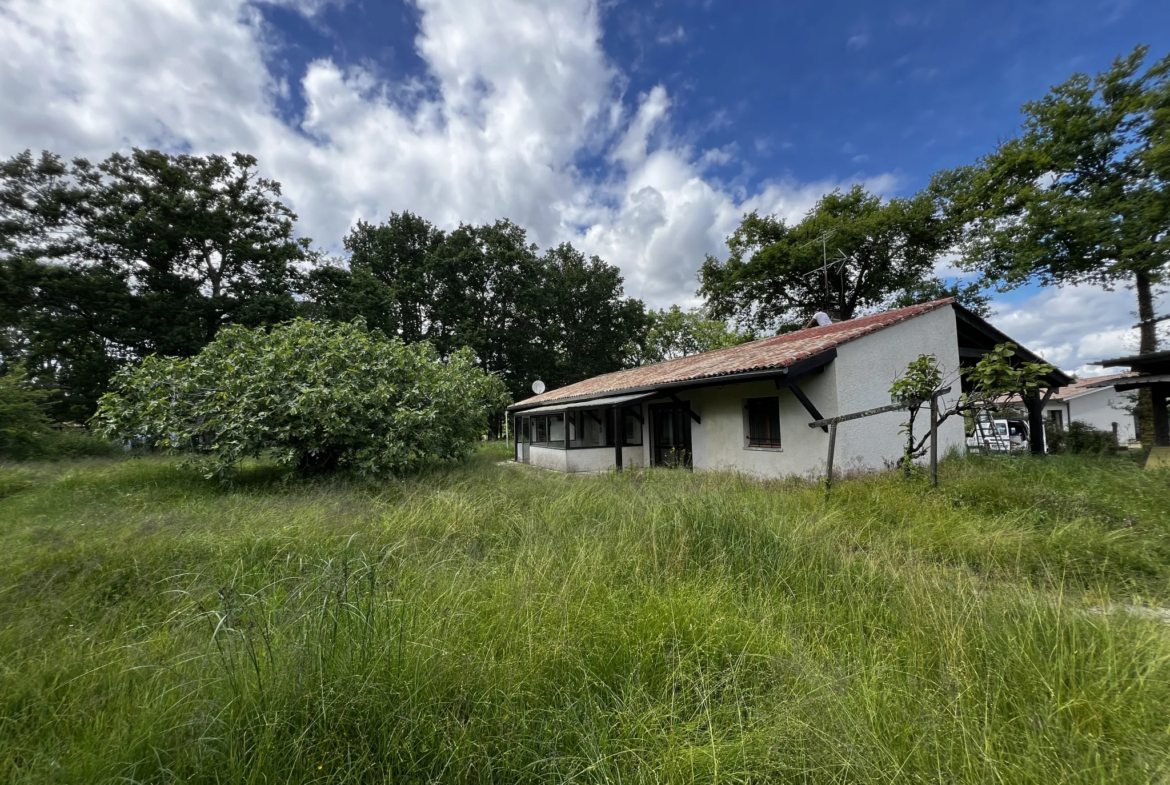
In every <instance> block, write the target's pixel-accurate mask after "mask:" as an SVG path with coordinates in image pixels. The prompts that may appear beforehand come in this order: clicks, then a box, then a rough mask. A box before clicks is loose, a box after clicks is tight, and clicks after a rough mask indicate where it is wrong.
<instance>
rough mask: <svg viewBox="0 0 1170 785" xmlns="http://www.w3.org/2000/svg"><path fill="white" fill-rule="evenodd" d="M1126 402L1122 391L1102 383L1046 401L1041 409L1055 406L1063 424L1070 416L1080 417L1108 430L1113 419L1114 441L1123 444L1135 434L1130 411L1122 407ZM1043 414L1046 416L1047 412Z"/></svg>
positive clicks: (1134, 436) (1135, 429)
mask: <svg viewBox="0 0 1170 785" xmlns="http://www.w3.org/2000/svg"><path fill="white" fill-rule="evenodd" d="M1129 404H1130V400H1129V399H1128V397H1127V395H1126V394H1125V393H1119V392H1117V391H1116V390H1114V389H1113V388H1112V387H1103V388H1101V389H1100V390H1094V391H1093V392H1089V393H1084V394H1083V395H1078V396H1076V397H1074V398H1069V399H1068V400H1065V401H1049V402H1048V403H1047V404H1045V406H1044V411H1045V412H1048V411H1049V410H1052V409H1055V410H1057V411H1062V412H1064V424H1065V426H1066V427H1067V426H1068V424H1069V423H1070V422H1072V421H1073V420H1080V421H1081V422H1084V423H1088V424H1089V425H1091V426H1093V427H1094V428H1099V429H1100V430H1102V431H1110V432H1112V431H1113V423H1117V438H1118V441H1119V442H1120V443H1121V444H1122V445H1125V444H1126V443H1127V442H1129V441H1132V440H1133V439H1135V438H1137V428H1136V427H1135V425H1134V418H1133V415H1132V414H1130V413H1129V412H1127V411H1125V409H1124V408H1123V407H1124V406H1126V405H1129ZM1044 417H1045V420H1047V418H1048V415H1047V414H1045V415H1044Z"/></svg>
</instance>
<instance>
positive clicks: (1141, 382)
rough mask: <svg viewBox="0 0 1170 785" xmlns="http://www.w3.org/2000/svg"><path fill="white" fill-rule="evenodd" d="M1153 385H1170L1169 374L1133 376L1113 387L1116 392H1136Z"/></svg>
mask: <svg viewBox="0 0 1170 785" xmlns="http://www.w3.org/2000/svg"><path fill="white" fill-rule="evenodd" d="M1153 384H1170V373H1155V374H1151V375H1149V376H1135V377H1133V378H1132V379H1126V380H1125V381H1124V382H1122V383H1120V384H1117V385H1115V387H1116V389H1117V391H1118V392H1125V391H1126V390H1136V389H1138V388H1140V387H1149V386H1150V385H1153Z"/></svg>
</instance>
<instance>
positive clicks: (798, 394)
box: [788, 383, 829, 433]
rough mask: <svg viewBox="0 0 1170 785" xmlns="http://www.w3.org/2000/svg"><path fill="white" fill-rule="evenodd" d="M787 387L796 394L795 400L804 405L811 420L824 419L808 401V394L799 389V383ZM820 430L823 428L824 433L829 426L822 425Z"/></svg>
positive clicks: (827, 430)
mask: <svg viewBox="0 0 1170 785" xmlns="http://www.w3.org/2000/svg"><path fill="white" fill-rule="evenodd" d="M788 389H789V390H792V394H793V395H795V396H796V400H798V401H800V405H801V406H803V407H804V409H805V411H807V412H808V413H809V414H810V415H812V418H813V420H823V419H824V417H823V416H822V415H821V413H820V412H819V411H817V407H816V406H814V405H813V402H812V401H810V400H809V398H808V396H807V395H805V394H804V390H802V389H800V386H799V385H797V384H795V383H792V384H789V385H788ZM821 430H823V431H824V432H825V433H828V432H829V426H828V425H822V426H821Z"/></svg>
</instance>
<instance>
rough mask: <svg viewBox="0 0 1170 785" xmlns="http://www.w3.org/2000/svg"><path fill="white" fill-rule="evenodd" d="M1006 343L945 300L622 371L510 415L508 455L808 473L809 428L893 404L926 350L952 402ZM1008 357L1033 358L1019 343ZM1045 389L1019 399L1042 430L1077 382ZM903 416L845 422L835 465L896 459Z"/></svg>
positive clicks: (942, 436) (814, 468) (815, 457)
mask: <svg viewBox="0 0 1170 785" xmlns="http://www.w3.org/2000/svg"><path fill="white" fill-rule="evenodd" d="M1009 340H1011V339H1010V338H1008V336H1006V335H1004V334H1003V333H1002V332H1000V331H999V330H997V329H995V328H994V327H992V326H991V325H990V324H988V323H987V322H986V321H985V320H983V319H982V318H980V317H979V316H977V315H975V314H974V313H972V312H971V311H969V310H967V309H966V308H963V307H962V306H961V305H959V304H957V303H956V302H955V301H954V300H952V299H949V298H948V299H944V300H936V301H933V302H928V303H922V304H920V305H914V306H910V307H907V308H899V309H896V310H890V311H885V312H882V313H877V314H872V315H869V316H863V317H859V318H856V319H850V320H848V321H843V322H833V323H830V324H825V325H820V326H814V327H808V328H805V329H803V330H798V331H796V332H791V333H786V334H784V335H778V336H774V337H771V338H763V339H761V340H757V341H752V342H750V343H744V344H740V345H738V346H733V347H730V348H727V349H719V350H717V351H712V352H705V353H703V354H698V355H693V356H690V357H682V358H679V359H676V360H669V361H667V362H662V363H656V364H654V365H646V366H642V367H638V368H631V369H628V370H624V371H617V372H615V373H610V374H605V375H603V376H597V377H594V378H592V379H586V380H584V381H580V382H577V383H575V384H570V385H566V386H564V387H561V388H558V389H555V390H548V391H546V392H543V393H541V394H540V395H536V396H533V397H531V398H528V399H526V400H523V401H520V402H518V403H516V404H513V405H512V406H511V407H509V412H510V413H511V414H512V415H513V416H514V420H515V425H516V427H515V434H516V439H515V444H514V448H515V459H516V460H517V461H519V462H522V463H527V464H532V465H534V466H540V467H543V468H545V469H552V470H555V471H561V472H591V471H604V470H607V469H610V468H616V469H618V470H621V469H622V468H624V467H631V466H685V467H689V468H693V469H695V470H718V469H727V470H734V471H741V472H745V473H748V474H753V475H757V476H761V477H780V476H785V475H810V474H816V473H819V472H820V471H822V470H823V468H824V466H825V462H826V452H827V447H828V440H829V435H828V428H821V427H810V424H811V423H814V422H816V421H820V420H823V419H826V418H831V417H835V416H839V415H844V414H850V413H853V412H858V411H863V410H868V409H871V408H876V407H881V406H883V405H889V404H890V394H889V389H890V386H891V385H892V384H893V382H894V380H895V379H896V378H898V376H899V375H900V374H902V373H903V372H905V370H906V366H907V365H908V364H909V363H910V362H911V361H912V360H914V359H916V358H917V357H919V356H920V355H923V354H933V355H934V356H935V358H936V359H937V361H938V362H939V364H940V366H941V367H942V368H943V369H944V371H945V372H946V373H947V374H948V375H949V377H950V379H951V380H952V381H953V382H954V384H953V385H952V390H953V392H952V393H951V394H950V396H949V398H951V399H953V398H954V397H956V396H958V395H959V394H960V390H961V388H960V384H959V383H958V373H957V372H958V370H959V368H960V367H962V366H964V365H970V364H973V363H975V362H977V361H978V359H979V358H980V357H982V356H983V354H984V353H985V352H987V351H989V350H990V349H992V348H993V347H994V346H996V345H997V344H1000V343H1003V342H1005V341H1009ZM1017 356H1018V357H1019V358H1020V359H1021V360H1024V361H1032V362H1042V360H1041V358H1039V357H1037V356H1036V355H1034V354H1033V353H1031V352H1029V351H1028V350H1027V349H1024V348H1023V347H1021V348H1020V349H1019V350H1018V352H1017ZM1046 381H1047V383H1048V385H1049V387H1048V391H1047V393H1041V396H1038V397H1037V398H1035V399H1033V400H1029V401H1028V402H1027V404H1028V410H1029V413H1030V416H1031V419H1032V420H1033V421H1034V424H1033V429H1034V430H1039V431H1041V432H1042V431H1043V425H1042V422H1043V420H1042V418H1043V415H1042V409H1043V405H1044V402H1045V401H1044V400H1043V395H1044V394H1049V395H1050V394H1051V391H1053V390H1056V389H1058V388H1059V387H1060V385H1062V384H1068V383H1071V382H1072V379H1071V378H1070V377H1068V376H1066V375H1065V374H1063V373H1061V372H1059V371H1056V372H1054V373H1053V374H1051V375H1050V378H1048V379H1047V380H1046ZM943 405H944V406H945V405H946V402H945V401H944V403H943ZM905 419H906V413H905V412H904V411H902V412H897V411H894V412H887V413H884V414H879V415H875V416H872V417H866V418H864V419H858V420H853V421H851V422H849V423H848V424H847V425H846V426H845V427H842V428H841V432H840V433H839V434H837V437H836V444H835V454H836V456H837V457H836V459H835V462H836V465H837V466H838V467H841V468H842V469H845V470H847V471H848V470H856V471H869V470H875V469H881V468H884V467H886V466H890V465H893V463H894V462H896V461H897V460H898V458H899V457H900V456H901V455H902V449H903V445H904V441H903V437H902V436H901V435H899V433H898V430H899V424H900V423H901V422H903V421H904V420H905ZM964 438H965V434H964V426H963V421H962V420H961V419H959V418H950V419H949V420H947V421H945V422H944V423H943V424H942V425H941V427H940V429H939V448H940V451H943V452H945V451H946V450H947V449H949V448H951V447H954V448H956V449H959V450H962V449H964ZM1041 449H1042V448H1041Z"/></svg>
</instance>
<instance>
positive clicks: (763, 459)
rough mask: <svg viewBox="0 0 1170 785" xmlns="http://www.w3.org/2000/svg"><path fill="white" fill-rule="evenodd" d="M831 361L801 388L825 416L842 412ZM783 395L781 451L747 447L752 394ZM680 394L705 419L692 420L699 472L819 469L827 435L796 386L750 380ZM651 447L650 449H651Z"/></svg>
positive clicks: (773, 473)
mask: <svg viewBox="0 0 1170 785" xmlns="http://www.w3.org/2000/svg"><path fill="white" fill-rule="evenodd" d="M833 365H834V364H833V363H830V364H829V365H828V366H827V367H826V368H825V370H824V371H823V372H822V373H819V374H817V375H815V376H813V377H811V378H809V379H807V380H805V381H804V382H802V383H801V389H803V390H804V392H805V394H806V395H808V397H809V399H810V400H811V401H812V402H813V404H814V405H815V406H816V407H817V410H818V411H819V412H820V413H821V414H822V415H824V416H825V417H831V416H833V415H834V414H836V413H837V408H836V392H835V380H836V372H835V371H834V368H833ZM773 395H775V396H778V397H779V399H780V444H781V447H780V448H779V449H774V448H767V449H764V448H752V447H748V446H747V439H746V437H745V434H744V407H745V406H746V401H747V399H748V398H763V397H770V396H773ZM679 398H680V399H681V400H684V401H690V403H691V410H692V411H694V412H695V413H696V414H698V415H699V417H700V418H701V419H702V422H701V423H693V422H692V423H691V446H692V449H693V464H694V468H695V470H696V471H712V470H720V469H726V470H731V471H741V472H744V473H745V474H751V475H755V476H758V477H783V476H787V475H793V474H801V475H803V474H812V473H815V472H816V471H817V470H818V469H819V467H820V466H822V465H823V464H824V461H825V451H826V449H827V447H828V443H829V441H828V439H829V437H828V435H827V434H825V433H824V432H823V431H821V430H820V429H814V428H809V427H808V423H809V421H810V420H811V419H812V418H811V416H810V415H809V414H808V412H807V411H805V408H804V407H803V406H801V404H800V402H799V401H798V400H796V396H794V395H793V394H792V391H791V390H777V389H776V385H775V383H774V382H771V381H763V382H750V383H747V384H728V385H725V386H721V387H706V388H701V389H698V390H693V391H691V392H690V393H680V394H679ZM647 449H649V448H647Z"/></svg>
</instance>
